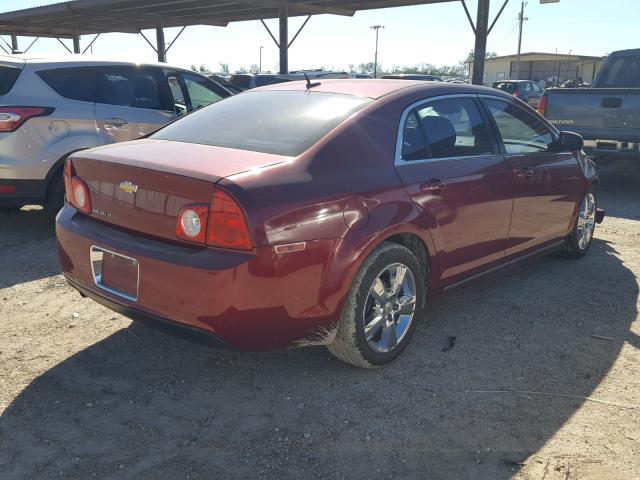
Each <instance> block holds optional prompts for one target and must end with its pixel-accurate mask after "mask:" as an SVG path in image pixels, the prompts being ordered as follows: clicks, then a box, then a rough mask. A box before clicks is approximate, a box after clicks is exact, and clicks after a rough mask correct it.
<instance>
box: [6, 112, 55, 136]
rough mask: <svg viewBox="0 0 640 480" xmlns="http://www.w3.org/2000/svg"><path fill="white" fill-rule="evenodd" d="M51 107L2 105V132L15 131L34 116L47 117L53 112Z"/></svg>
mask: <svg viewBox="0 0 640 480" xmlns="http://www.w3.org/2000/svg"><path fill="white" fill-rule="evenodd" d="M53 110H54V109H53V108H49V107H0V132H15V131H16V130H17V129H18V128H19V127H20V125H22V124H23V123H24V122H26V121H27V120H29V119H30V118H33V117H45V116H47V115H50V114H51V112H53Z"/></svg>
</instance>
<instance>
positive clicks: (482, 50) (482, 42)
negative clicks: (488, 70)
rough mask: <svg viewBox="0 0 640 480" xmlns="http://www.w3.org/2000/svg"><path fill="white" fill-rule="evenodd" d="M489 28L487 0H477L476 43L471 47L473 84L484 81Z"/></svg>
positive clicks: (480, 83) (479, 83)
mask: <svg viewBox="0 0 640 480" xmlns="http://www.w3.org/2000/svg"><path fill="white" fill-rule="evenodd" d="M488 30H489V0H478V16H477V18H476V44H475V48H474V49H473V75H472V77H471V81H472V83H473V84H474V85H482V84H483V83H484V61H485V57H486V55H487V34H488Z"/></svg>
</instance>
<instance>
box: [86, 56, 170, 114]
mask: <svg viewBox="0 0 640 480" xmlns="http://www.w3.org/2000/svg"><path fill="white" fill-rule="evenodd" d="M163 81H164V79H163V75H162V74H161V72H160V70H158V71H156V70H154V69H151V68H140V67H120V66H114V67H103V68H101V69H100V71H99V74H98V89H97V94H96V102H98V103H104V104H106V105H118V106H122V107H134V108H144V109H149V110H173V107H172V106H171V104H170V103H169V102H168V99H167V98H166V95H165V94H164V93H163V88H162V82H163Z"/></svg>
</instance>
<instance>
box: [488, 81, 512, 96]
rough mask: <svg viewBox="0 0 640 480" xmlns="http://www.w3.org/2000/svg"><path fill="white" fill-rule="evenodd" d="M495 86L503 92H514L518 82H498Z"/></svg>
mask: <svg viewBox="0 0 640 480" xmlns="http://www.w3.org/2000/svg"><path fill="white" fill-rule="evenodd" d="M493 88H497V89H498V90H502V91H503V92H509V93H513V92H514V91H515V90H516V84H515V83H509V82H497V83H494V84H493Z"/></svg>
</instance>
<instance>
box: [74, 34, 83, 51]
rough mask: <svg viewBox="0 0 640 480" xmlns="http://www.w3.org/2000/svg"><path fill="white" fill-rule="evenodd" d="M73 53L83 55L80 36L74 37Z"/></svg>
mask: <svg viewBox="0 0 640 480" xmlns="http://www.w3.org/2000/svg"><path fill="white" fill-rule="evenodd" d="M73 53H81V52H80V35H74V36H73Z"/></svg>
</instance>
